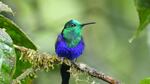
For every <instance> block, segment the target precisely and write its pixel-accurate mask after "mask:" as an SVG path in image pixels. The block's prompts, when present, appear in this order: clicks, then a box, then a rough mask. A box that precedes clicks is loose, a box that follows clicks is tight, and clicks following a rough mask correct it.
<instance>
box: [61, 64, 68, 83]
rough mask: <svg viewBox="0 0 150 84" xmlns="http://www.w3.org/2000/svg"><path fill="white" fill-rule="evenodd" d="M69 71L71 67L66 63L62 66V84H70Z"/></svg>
mask: <svg viewBox="0 0 150 84" xmlns="http://www.w3.org/2000/svg"><path fill="white" fill-rule="evenodd" d="M69 69H70V66H68V65H66V64H65V63H63V64H62V65H61V78H62V83H61V84H69V79H70V72H68V70H69Z"/></svg>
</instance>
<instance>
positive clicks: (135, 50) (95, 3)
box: [1, 0, 150, 84]
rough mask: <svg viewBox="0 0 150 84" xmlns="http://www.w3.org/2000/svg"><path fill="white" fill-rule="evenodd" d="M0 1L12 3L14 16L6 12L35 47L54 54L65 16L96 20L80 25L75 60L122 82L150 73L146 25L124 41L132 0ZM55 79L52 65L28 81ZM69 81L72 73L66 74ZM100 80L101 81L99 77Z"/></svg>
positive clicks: (42, 83)
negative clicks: (79, 45) (80, 41)
mask: <svg viewBox="0 0 150 84" xmlns="http://www.w3.org/2000/svg"><path fill="white" fill-rule="evenodd" d="M1 1H2V2H4V3H6V4H8V5H9V6H10V7H11V8H12V9H13V11H14V12H15V16H14V17H13V16H11V17H10V18H12V19H13V21H15V22H16V23H17V24H18V25H19V26H20V27H21V28H22V30H24V31H25V32H26V33H27V35H28V36H29V37H30V38H31V39H32V40H33V42H34V43H35V44H36V45H37V47H38V48H39V50H40V51H44V52H48V53H50V54H55V51H54V45H55V40H56V38H57V35H58V34H59V33H60V32H61V30H62V29H63V26H64V24H65V22H67V21H68V20H70V19H77V20H79V21H81V22H90V21H95V22H96V23H97V24H96V25H91V26H88V28H86V29H85V30H84V35H83V37H84V39H85V43H86V48H85V52H84V54H83V55H82V56H81V57H80V58H79V59H78V61H79V62H83V63H86V64H88V65H90V66H92V67H94V68H96V69H97V70H99V71H102V72H104V73H106V74H108V75H110V76H112V77H114V78H116V79H118V80H120V81H121V82H122V84H138V83H139V81H140V80H141V79H144V78H146V77H149V76H150V66H149V62H150V53H149V51H150V50H149V49H150V34H148V32H147V31H148V29H147V30H144V31H143V32H142V33H141V35H140V37H138V38H137V39H136V40H134V41H133V43H129V42H128V40H129V39H130V38H131V36H132V34H133V32H134V31H135V30H136V28H137V27H138V22H139V20H138V14H137V11H136V8H135V5H134V0H1ZM96 81H97V80H96ZM60 82H61V78H60V75H59V66H56V68H55V69H54V70H52V71H50V72H44V71H40V72H38V77H37V78H36V79H35V80H34V82H33V84H60ZM97 82H98V84H99V81H97ZM73 83H74V79H71V84H73ZM79 84H87V83H85V82H80V83H79ZM100 84H106V83H104V82H103V81H100Z"/></svg>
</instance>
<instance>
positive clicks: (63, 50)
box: [55, 19, 95, 84]
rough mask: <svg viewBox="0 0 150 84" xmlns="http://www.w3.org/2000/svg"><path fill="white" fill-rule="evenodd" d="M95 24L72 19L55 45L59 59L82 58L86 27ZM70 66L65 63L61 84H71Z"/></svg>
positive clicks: (62, 67) (62, 68) (62, 66)
mask: <svg viewBox="0 0 150 84" xmlns="http://www.w3.org/2000/svg"><path fill="white" fill-rule="evenodd" d="M90 24H95V22H88V23H80V22H79V21H78V20H75V19H72V20H70V21H68V22H67V23H66V24H65V25H64V28H63V30H62V32H61V33H60V34H59V35H58V37H57V40H56V43H55V52H56V54H57V56H58V57H61V58H67V59H69V60H71V61H74V60H75V59H77V58H78V57H80V56H81V55H82V53H83V51H84V48H85V44H84V40H83V37H82V34H83V29H84V26H86V25H90ZM69 69H70V66H68V65H67V64H65V63H63V64H62V65H61V69H60V73H61V78H62V83H61V84H69V79H70V72H68V70H69Z"/></svg>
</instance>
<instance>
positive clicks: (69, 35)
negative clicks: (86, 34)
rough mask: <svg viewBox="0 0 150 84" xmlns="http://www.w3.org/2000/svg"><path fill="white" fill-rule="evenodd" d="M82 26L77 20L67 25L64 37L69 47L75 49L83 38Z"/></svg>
mask: <svg viewBox="0 0 150 84" xmlns="http://www.w3.org/2000/svg"><path fill="white" fill-rule="evenodd" d="M82 27H83V26H82V25H81V23H80V22H78V21H77V20H71V21H70V22H68V23H66V24H65V28H64V30H63V32H62V33H63V37H64V38H65V40H66V42H67V45H68V47H75V46H76V45H77V44H78V43H79V42H80V40H81V38H82Z"/></svg>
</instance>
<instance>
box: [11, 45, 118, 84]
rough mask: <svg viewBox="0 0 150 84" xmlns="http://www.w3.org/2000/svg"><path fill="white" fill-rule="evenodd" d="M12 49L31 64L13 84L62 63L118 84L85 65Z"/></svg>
mask: <svg viewBox="0 0 150 84" xmlns="http://www.w3.org/2000/svg"><path fill="white" fill-rule="evenodd" d="M14 47H15V48H16V49H18V50H20V51H21V53H22V56H21V57H20V59H21V60H25V61H29V62H30V63H31V64H32V66H33V68H29V69H27V70H26V71H25V72H24V73H23V74H21V75H20V76H18V77H17V78H16V79H15V80H14V81H13V82H14V83H13V84H17V83H15V82H16V81H21V80H23V79H25V78H26V77H27V76H29V75H30V73H34V72H35V71H37V70H40V69H45V70H46V71H49V70H50V69H53V68H54V67H53V65H54V64H62V62H64V63H66V64H68V65H70V66H73V67H74V68H76V69H77V70H79V71H82V72H85V73H88V74H89V75H90V76H92V77H95V78H98V79H101V80H103V81H105V82H107V83H109V84H120V83H119V81H118V80H115V79H113V78H112V77H110V76H107V75H105V74H104V73H102V72H98V71H97V70H95V69H93V68H91V67H89V66H88V65H86V64H83V63H76V62H71V61H70V60H68V59H64V60H63V61H62V60H61V59H60V58H59V57H57V56H52V55H49V54H47V53H40V52H38V51H35V50H32V49H28V48H25V47H21V46H17V45H14ZM34 69H35V70H34Z"/></svg>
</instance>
